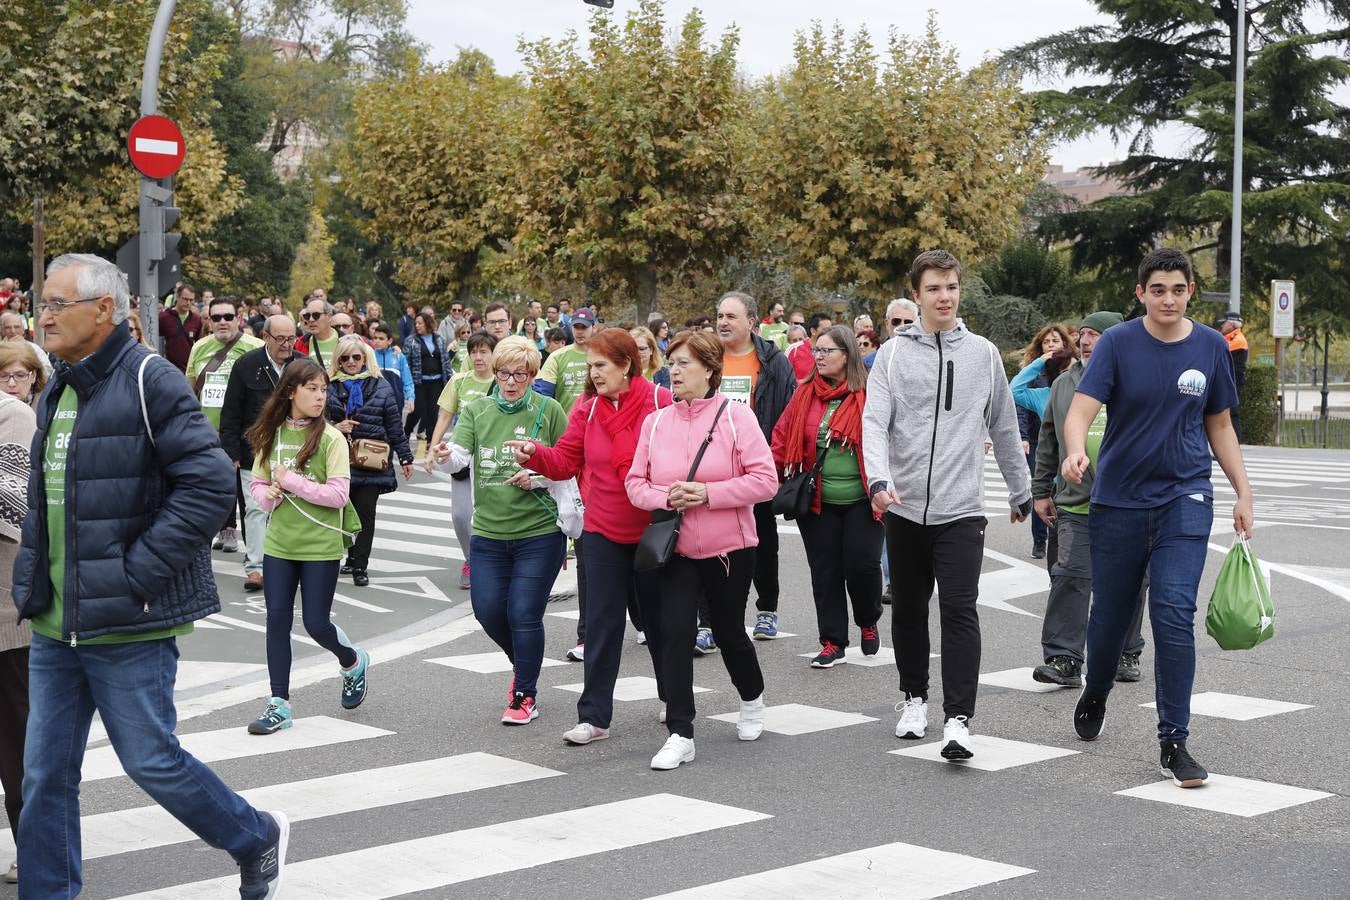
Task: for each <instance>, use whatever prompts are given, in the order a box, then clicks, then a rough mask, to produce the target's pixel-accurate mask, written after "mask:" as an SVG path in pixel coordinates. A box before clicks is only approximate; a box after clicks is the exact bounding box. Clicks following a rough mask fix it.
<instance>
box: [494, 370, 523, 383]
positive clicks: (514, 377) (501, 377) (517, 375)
mask: <svg viewBox="0 0 1350 900" xmlns="http://www.w3.org/2000/svg"><path fill="white" fill-rule="evenodd" d="M497 380H498V381H500V382H501V383H502V384H510V383H511V382H512V381H529V380H530V373H529V372H498V373H497Z"/></svg>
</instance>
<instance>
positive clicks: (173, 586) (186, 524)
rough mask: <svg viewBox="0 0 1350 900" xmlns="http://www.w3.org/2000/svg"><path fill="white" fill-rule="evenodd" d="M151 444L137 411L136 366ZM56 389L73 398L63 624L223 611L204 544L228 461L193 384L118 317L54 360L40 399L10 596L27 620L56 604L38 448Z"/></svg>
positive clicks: (226, 488) (149, 625) (222, 497)
mask: <svg viewBox="0 0 1350 900" xmlns="http://www.w3.org/2000/svg"><path fill="white" fill-rule="evenodd" d="M147 355H150V356H152V358H151V360H150V363H149V364H148V365H147V366H146V367H145V401H146V408H147V409H148V411H149V415H150V427H151V429H152V430H153V431H154V435H155V443H154V444H153V445H152V444H151V442H150V436H149V435H148V434H147V433H146V430H145V421H144V419H143V418H142V416H141V401H140V392H139V390H138V389H137V385H136V374H137V371H138V369H139V368H140V365H141V360H142V359H144V358H145V357H146V356H147ZM63 390H73V391H75V393H76V394H77V395H78V396H79V398H80V408H79V414H78V416H77V417H76V419H75V431H74V433H73V434H72V436H71V442H70V448H69V451H68V456H67V458H66V497H67V498H68V500H67V503H66V506H65V515H66V577H65V585H66V588H65V595H64V607H63V608H64V622H63V625H62V629H61V630H62V633H63V634H65V635H68V636H73V637H74V638H75V639H87V638H92V637H98V636H100V635H105V634H139V633H142V632H147V631H158V630H160V629H163V628H169V627H172V626H174V625H181V624H182V623H184V622H191V621H194V620H196V619H201V618H204V617H206V616H209V615H211V614H212V613H215V612H219V611H220V597H219V595H218V594H217V593H216V582H215V578H214V577H213V576H212V574H211V561H210V558H209V555H208V554H203V553H201V552H199V551H200V550H201V548H202V547H209V546H210V543H211V538H212V537H213V536H214V535H215V534H216V532H217V531H219V530H220V526H221V525H222V524H223V523H224V521H225V516H226V514H227V513H228V512H229V509H230V507H231V506H232V505H233V504H234V502H235V491H234V478H235V476H234V469H233V467H232V466H231V464H230V460H229V457H227V456H226V455H225V452H224V451H223V450H221V449H220V440H219V438H218V437H217V436H216V430H215V429H214V428H212V427H211V423H210V422H208V421H207V420H206V417H205V416H203V415H202V411H201V407H200V406H199V405H198V403H197V400H196V398H195V397H193V396H192V391H191V389H190V388H189V386H188V383H187V382H186V381H185V380H184V379H183V373H182V372H179V371H178V369H176V368H175V367H174V365H173V363H171V362H169V361H168V360H166V359H164V358H162V357H159V356H154V355H153V354H151V353H150V351H149V350H147V349H145V348H144V347H142V346H141V345H140V344H138V343H136V342H134V341H133V340H132V339H131V332H130V331H129V329H128V328H127V325H126V324H125V323H123V324H121V325H118V326H117V328H116V329H115V330H114V331H113V332H112V334H111V335H109V336H108V338H107V340H105V341H104V342H103V345H102V346H100V347H99V349H98V350H96V351H95V352H94V353H93V354H92V355H91V356H89V357H88V358H87V359H85V360H83V361H81V362H79V363H78V364H76V365H73V366H70V365H64V364H62V365H59V366H58V367H57V370H56V372H55V373H54V375H53V379H52V383H51V384H50V385H49V386H48V387H47V390H46V391H45V392H44V393H43V395H42V400H41V401H40V402H39V404H38V409H37V424H38V427H37V433H36V434H35V435H34V437H33V447H32V451H31V456H30V463H31V466H32V471H31V472H30V474H29V478H28V509H29V513H28V517H27V518H26V519H24V523H23V540H22V542H21V544H20V547H19V555H18V558H17V560H16V561H15V563H14V604H15V606H17V607H18V608H19V614H20V616H22V617H23V618H25V619H31V618H33V617H34V616H36V615H38V614H39V613H42V612H44V611H45V610H47V609H48V608H49V607H50V606H51V603H52V591H51V579H50V575H49V572H48V570H49V567H50V564H49V562H48V557H47V492H46V487H45V485H44V482H43V475H42V451H43V444H44V443H45V441H46V437H47V429H48V428H50V427H51V423H52V418H53V417H54V415H55V413H56V406H57V401H58V399H59V398H60V396H61V392H62V391H63Z"/></svg>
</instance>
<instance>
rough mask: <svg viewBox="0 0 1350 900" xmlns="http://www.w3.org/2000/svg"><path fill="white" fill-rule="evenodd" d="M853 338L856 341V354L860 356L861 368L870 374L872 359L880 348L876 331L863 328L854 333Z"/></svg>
mask: <svg viewBox="0 0 1350 900" xmlns="http://www.w3.org/2000/svg"><path fill="white" fill-rule="evenodd" d="M854 337H855V338H856V339H857V341H858V352H859V353H861V354H862V359H863V367H864V368H866V369H867V370H868V371H869V372H870V371H871V370H872V359H873V357H874V356H876V352H877V349H878V348H880V347H881V338H879V337H877V333H876V330H875V329H872V328H864V329H863V330H862V331H859V332H856V333H855V334H854Z"/></svg>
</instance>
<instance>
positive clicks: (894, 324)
mask: <svg viewBox="0 0 1350 900" xmlns="http://www.w3.org/2000/svg"><path fill="white" fill-rule="evenodd" d="M913 324H914V320H913V319H891V327H892V328H899V327H900V326H901V325H913Z"/></svg>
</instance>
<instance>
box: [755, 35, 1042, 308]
mask: <svg viewBox="0 0 1350 900" xmlns="http://www.w3.org/2000/svg"><path fill="white" fill-rule="evenodd" d="M753 107H754V110H755V112H754V114H753V115H752V116H750V117H749V118H748V119H747V120H746V125H745V128H744V134H743V139H742V141H741V142H740V143H741V145H742V147H743V148H744V153H745V162H744V165H745V169H746V171H745V180H746V186H747V196H748V201H749V202H748V204H747V207H746V213H747V215H748V216H749V217H750V219H751V221H752V223H753V227H754V230H755V232H756V235H757V239H758V241H759V242H760V243H761V244H763V245H765V246H767V247H773V248H775V249H778V248H781V250H782V251H783V252H785V253H786V255H787V258H788V261H789V263H790V264H791V265H792V266H793V267H794V268H795V269H796V270H797V272H798V273H799V274H800V277H801V278H802V279H804V280H806V281H809V282H814V283H816V284H819V285H821V286H823V287H825V288H827V289H831V290H834V289H838V288H846V287H847V286H850V285H852V286H855V288H856V289H857V290H858V291H860V292H861V293H863V294H865V295H866V296H870V297H873V298H877V299H882V298H887V297H894V296H896V295H897V294H901V293H903V292H904V291H905V282H906V276H907V273H908V271H909V266H910V262H911V261H912V259H913V258H914V256H915V255H917V254H918V253H919V252H921V251H922V250H925V249H929V248H933V247H939V246H940V247H945V248H946V249H948V250H950V251H952V252H953V253H955V254H957V255H958V256H962V257H966V258H972V257H980V256H983V255H985V254H987V253H989V252H992V251H993V250H995V249H996V248H998V247H999V246H1001V245H1003V244H1004V243H1006V242H1007V241H1008V240H1010V239H1011V238H1012V237H1013V236H1014V235H1015V234H1016V230H1017V226H1018V224H1019V207H1020V204H1021V203H1022V200H1023V198H1024V197H1025V196H1026V195H1027V194H1028V193H1030V192H1031V190H1032V189H1033V187H1034V186H1035V184H1036V181H1037V178H1038V177H1039V175H1040V172H1041V170H1042V168H1043V163H1044V157H1043V154H1042V150H1041V144H1040V141H1039V140H1038V139H1037V138H1036V137H1035V136H1034V135H1033V134H1032V133H1031V130H1030V124H1031V115H1030V108H1029V105H1028V104H1025V103H1023V102H1022V99H1021V96H1020V93H1019V91H1018V88H1017V87H1016V85H1015V84H1014V83H1013V82H1011V81H1010V80H1009V79H1006V78H1004V77H1002V76H1000V75H999V74H998V73H997V72H996V71H995V69H994V67H993V66H990V65H982V66H978V67H976V68H975V69H973V70H971V71H969V72H962V71H961V69H960V67H959V66H958V65H957V60H956V56H955V53H954V51H952V50H951V49H950V48H948V47H946V46H944V45H943V44H942V42H941V40H940V38H939V36H938V33H937V29H936V26H935V25H933V24H932V22H931V21H930V23H929V26H928V30H927V33H926V34H925V35H924V36H923V37H922V38H919V39H917V40H911V39H909V38H906V37H902V36H900V35H898V34H895V33H894V32H893V33H892V34H891V35H890V37H889V40H888V41H887V46H886V50H885V52H884V54H883V55H882V57H881V58H880V59H878V56H877V53H876V51H875V49H874V48H873V46H872V43H871V40H870V38H869V36H868V35H867V33H866V31H860V32H859V33H858V34H856V35H855V36H854V37H853V38H851V39H849V38H847V37H846V36H845V34H844V31H843V29H842V27H841V26H838V25H836V26H835V27H834V29H833V31H831V32H828V33H827V32H826V31H825V30H824V28H823V27H822V26H820V25H819V24H817V25H815V26H813V27H812V28H811V29H810V30H809V31H806V32H803V33H799V34H798V36H797V41H796V47H795V49H794V62H793V65H792V67H791V68H790V69H789V70H788V71H787V72H786V73H785V74H784V75H782V76H781V77H776V78H770V79H767V80H765V81H764V82H763V83H762V84H761V85H760V86H759V87H758V88H757V89H756V91H755V93H754V97H753Z"/></svg>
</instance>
